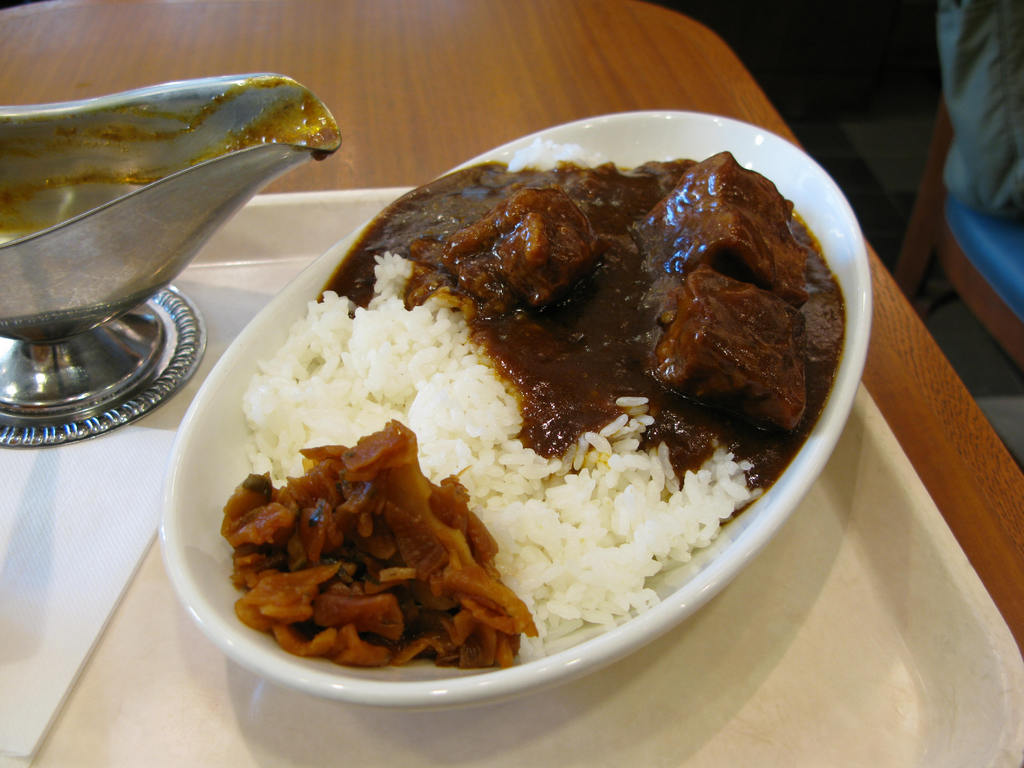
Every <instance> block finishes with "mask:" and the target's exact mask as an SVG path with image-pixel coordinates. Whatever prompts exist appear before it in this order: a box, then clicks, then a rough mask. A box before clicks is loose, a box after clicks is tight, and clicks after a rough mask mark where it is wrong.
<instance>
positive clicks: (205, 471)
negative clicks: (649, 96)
mask: <svg viewBox="0 0 1024 768" xmlns="http://www.w3.org/2000/svg"><path fill="white" fill-rule="evenodd" d="M538 138H539V139H543V140H549V141H553V142H556V143H565V144H578V145H580V146H581V147H582V148H583V149H584V150H586V151H588V152H595V153H599V154H600V155H602V156H603V157H604V158H605V159H607V160H610V161H613V162H615V163H616V164H618V165H620V166H623V167H632V166H637V165H640V164H642V163H644V162H646V161H648V160H669V159H674V158H693V159H697V160H700V159H703V158H705V157H708V156H710V155H712V154H714V153H716V152H719V151H722V150H729V151H731V152H732V153H733V154H734V155H735V156H736V158H737V160H738V161H739V162H740V163H741V164H742V165H744V166H745V167H747V168H751V169H753V170H756V171H759V172H760V173H762V174H764V175H765V176H767V177H768V178H769V179H771V180H772V181H774V182H775V184H776V186H777V187H778V188H779V190H780V191H781V192H782V194H783V195H784V196H786V197H787V198H789V199H790V200H792V201H793V202H794V204H795V207H796V210H797V211H798V212H799V214H800V215H801V216H802V217H803V219H804V221H806V222H807V224H808V226H809V227H810V228H811V230H812V231H813V232H814V233H815V235H817V237H818V240H819V241H820V243H821V246H822V249H823V251H824V254H825V257H826V259H827V261H828V263H829V265H830V266H831V268H832V271H833V273H834V274H835V276H836V278H837V280H838V282H839V284H840V286H841V288H842V291H843V295H844V298H845V300H846V333H845V342H844V348H843V353H842V358H841V361H840V365H839V371H838V373H837V376H836V381H835V384H834V386H833V389H832V393H831V395H830V396H829V399H828V401H827V403H826V405H825V408H824V411H823V412H822V415H821V417H820V419H819V420H818V423H817V424H816V425H815V427H814V429H813V430H812V432H811V434H810V436H809V437H808V439H807V442H806V443H805V444H804V446H803V447H802V448H801V450H800V451H799V453H798V454H797V455H796V456H795V457H794V459H793V461H792V463H791V464H790V466H789V467H788V468H787V470H786V471H785V472H784V473H783V475H782V476H781V477H780V478H779V480H778V481H777V482H776V483H775V484H774V486H772V488H771V489H769V490H768V491H767V492H766V493H765V494H764V496H762V498H760V499H759V500H758V501H757V502H755V503H754V504H753V505H752V506H751V507H750V508H748V509H747V510H746V511H744V512H743V513H742V514H741V515H740V516H739V517H738V518H737V519H736V520H734V521H733V522H731V523H730V524H729V525H728V526H726V528H725V529H723V533H722V534H721V535H720V536H719V538H718V540H716V542H715V543H714V544H713V545H712V547H710V548H708V550H706V551H704V552H703V553H701V554H700V555H699V556H698V557H696V558H695V561H694V563H693V564H691V565H690V566H688V567H687V569H686V572H685V576H684V577H680V575H679V574H676V576H675V577H674V578H673V579H672V580H671V583H670V582H668V581H665V582H664V583H662V584H661V585H660V587H659V591H660V592H661V594H662V597H663V601H662V602H661V603H660V604H659V605H657V606H656V607H654V608H652V609H650V610H649V611H647V612H646V613H644V614H642V615H640V616H639V617H637V618H634V619H632V620H630V621H629V622H627V623H625V624H623V625H621V626H619V627H616V628H615V629H612V630H609V631H607V632H605V633H603V634H601V635H598V636H596V637H592V638H591V639H587V640H584V641H582V642H580V643H579V644H578V645H576V646H574V647H571V648H569V649H568V650H565V651H562V652H559V653H556V654H554V655H551V656H548V657H546V658H543V659H539V660H535V661H531V662H528V663H524V664H520V665H517V666H514V667H511V668H509V669H502V670H490V671H484V672H460V671H458V670H451V669H440V668H436V667H434V666H432V665H427V664H413V665H409V666H406V667H399V668H386V669H374V670H360V669H352V668H345V667H340V666H337V665H334V664H332V663H330V662H327V661H324V660H317V659H303V658H299V657H296V656H292V655H289V654H288V653H286V652H284V651H282V650H281V649H280V648H279V647H277V645H276V644H275V642H274V641H273V639H272V638H271V637H270V636H269V635H267V634H262V633H259V632H255V631H253V630H251V629H249V628H248V627H246V626H245V625H243V624H242V623H241V622H240V621H239V620H238V619H237V618H236V616H235V613H234V603H235V601H236V600H237V599H238V597H239V593H238V592H237V591H236V590H235V588H234V587H233V586H232V584H231V581H230V578H229V576H230V573H231V550H230V547H229V546H228V545H227V543H226V542H225V541H224V540H223V539H222V538H221V536H220V523H221V517H222V507H223V504H224V502H225V501H226V500H227V498H228V496H229V495H230V493H231V491H232V490H233V489H234V487H235V486H236V485H237V484H238V482H239V481H240V480H241V479H243V478H244V477H245V476H246V475H247V474H248V473H249V471H250V469H251V468H250V467H249V466H248V464H247V462H246V459H245V455H244V450H243V445H244V442H245V439H246V425H245V421H244V417H243V415H242V409H241V402H242V393H243V391H244V389H245V387H246V385H247V383H248V381H249V379H250V377H251V376H252V374H253V373H254V371H255V368H256V361H257V359H258V358H262V357H267V356H269V354H270V353H271V352H272V351H273V350H275V349H276V348H277V347H279V346H280V345H281V344H282V343H283V342H284V338H285V334H286V333H287V331H288V329H289V328H290V327H291V325H292V324H293V322H294V321H295V320H297V319H298V318H300V317H301V316H303V315H304V314H305V309H306V304H307V302H308V301H309V300H311V299H312V298H314V297H315V296H317V295H318V294H319V292H320V290H321V289H322V287H323V285H324V284H325V283H326V281H327V279H328V278H329V277H330V275H331V274H332V273H333V271H334V269H335V267H336V266H337V264H338V262H339V260H340V259H341V258H342V257H343V255H344V254H345V253H346V252H347V250H348V248H349V247H350V246H351V244H352V243H353V242H354V241H355V239H356V238H357V237H358V235H359V232H356V233H353V234H352V235H350V236H349V237H346V238H345V239H344V240H342V241H340V242H339V243H337V244H336V245H334V246H333V247H332V248H331V249H330V250H328V251H327V252H326V253H325V254H324V255H323V256H321V257H320V258H318V259H317V260H316V261H314V262H313V263H312V264H311V265H310V266H309V267H308V268H307V269H305V270H304V271H303V272H302V273H301V274H300V275H299V276H298V277H297V278H296V279H295V280H294V281H293V282H291V283H290V284H289V285H288V286H287V287H285V288H284V290H282V291H281V292H280V293H279V294H278V295H277V296H275V297H274V299H273V300H272V301H271V302H270V303H269V304H268V305H267V306H266V307H265V308H264V309H263V310H262V311H261V312H260V313H259V314H258V315H257V316H256V317H255V318H254V319H253V320H252V322H251V323H250V324H249V325H248V326H247V327H246V328H245V330H243V331H242V333H241V334H239V336H238V338H237V339H236V340H235V341H234V343H233V344H232V345H231V346H230V347H229V348H228V350H227V351H226V352H225V353H224V355H223V356H222V357H221V359H220V360H219V362H218V363H217V365H216V366H215V367H214V369H213V371H212V372H211V373H210V375H209V377H208V378H207V379H206V381H205V383H204V384H203V386H202V388H201V389H200V391H199V393H198V394H197V395H196V397H195V399H194V401H193V402H192V405H191V407H190V408H189V410H188V412H187V413H186V415H185V417H184V420H183V421H182V424H181V427H180V429H179V432H178V435H177V438H176V441H175V444H174V447H173V451H172V455H171V461H170V466H169V472H168V475H167V479H166V485H165V488H164V502H163V503H164V508H163V518H162V523H161V528H160V536H161V542H162V545H163V553H164V561H165V564H166V567H167V571H168V575H169V576H170V579H171V582H172V584H173V585H174V588H175V590H176V591H177V593H178V596H179V598H180V599H181V600H182V602H183V603H184V605H185V606H186V607H187V609H188V611H189V612H190V614H191V615H192V616H193V618H194V619H195V620H196V622H198V624H199V627H200V628H201V630H202V631H203V632H204V633H205V634H206V635H207V637H209V638H210V639H211V640H212V641H213V642H214V643H215V644H216V645H217V646H218V647H220V649H221V650H222V651H223V652H224V653H225V654H227V655H228V656H229V657H230V658H232V659H234V660H235V661H236V662H238V663H239V664H241V665H242V666H244V667H246V668H247V669H249V670H251V671H253V672H256V673H257V674H260V675H262V676H264V677H266V678H268V679H270V680H273V681H275V682H277V683H279V684H282V685H286V686H290V687H293V688H297V689H300V690H302V691H306V692H308V693H310V694H314V695H317V696H323V697H328V698H333V699H341V700H346V701H351V702H357V703H362V704H368V705H377V706H390V707H410V708H411V707H416V708H427V707H441V706H455V705H464V704H469V703H474V702H482V701H491V700H496V699H500V698H507V697H510V696H513V695H518V694H521V693H524V692H527V691H533V690H538V689H540V688H542V687H545V686H549V685H553V684H555V683H560V682H564V681H566V680H569V679H572V678H575V677H578V676H580V675H583V674H584V673H587V672H590V671H593V670H595V669H597V668H599V667H601V666H603V665H606V664H609V663H611V662H612V661H615V660H616V659H619V658H621V657H622V656H624V655H626V654H627V653H630V652H631V651H633V650H635V649H637V648H639V647H640V646H642V645H644V644H645V643H648V642H650V641H651V640H653V639H654V638H655V637H657V636H659V635H660V634H662V633H663V632H665V631H667V630H668V629H670V628H672V627H673V626H675V625H676V624H678V623H679V622H680V621H682V620H683V619H684V618H686V617H687V616H689V615H690V614H691V613H693V612H694V611H695V610H696V609H697V608H699V607H700V606H701V605H703V604H704V603H706V602H707V601H708V600H709V599H710V598H711V597H712V596H713V595H715V594H716V593H717V592H718V591H719V590H721V589H722V587H723V586H725V585H726V584H727V583H728V582H729V581H730V580H731V579H732V578H733V577H734V576H735V575H736V574H737V573H738V572H739V571H740V570H741V569H742V568H743V567H744V566H745V565H746V564H747V563H748V562H749V561H750V559H751V558H752V557H753V556H754V555H755V554H756V553H757V552H758V551H759V550H761V548H762V547H763V546H764V545H765V543H766V542H767V541H768V540H769V539H770V538H771V537H772V536H773V535H774V534H775V532H776V531H777V530H778V529H779V527H780V526H781V525H782V523H783V522H784V521H785V520H786V518H787V517H788V516H789V515H790V513H791V512H792V510H793V509H794V507H795V506H796V505H797V503H798V502H799V501H800V499H801V498H802V497H803V495H804V493H805V492H806V491H807V490H808V488H809V487H810V486H811V484H812V483H813V482H814V480H815V479H816V478H817V476H818V474H819V473H820V472H821V470H822V468H823V467H824V465H825V462H826V461H827V459H828V457H829V455H830V454H831V452H832V449H833V447H834V446H835V444H836V441H837V440H838V438H839V434H840V432H841V431H842V429H843V426H844V424H845V423H846V419H847V416H848V415H849V413H850V409H851V407H852V404H853V398H854V394H855V393H856V390H857V386H858V384H859V381H860V377H861V372H862V370H863V367H864V359H865V355H866V351H867V343H868V335H869V330H870V317H871V293H870V290H871V289H870V285H871V284H870V272H869V267H868V258H867V251H866V247H865V243H864V238H863V236H862V234H861V231H860V228H859V226H858V224H857V221H856V218H855V216H854V214H853V211H852V210H851V208H850V206H849V204H848V202H847V201H846V199H845V197H844V196H843V194H842V192H841V191H840V190H839V188H838V187H837V186H836V185H835V183H834V182H833V181H832V179H831V178H829V176H828V174H826V173H825V171H824V170H823V169H822V168H821V167H820V166H818V164H817V163H815V162H814V161H813V160H812V159H811V158H810V157H808V156H807V155H806V154H805V153H804V152H802V151H801V150H800V149H798V148H797V147H795V146H794V145H793V144H790V143H789V142H787V141H785V140H784V139H782V138H780V137H778V136H776V135H774V134H771V133H768V132H767V131H764V130H762V129H760V128H757V127H755V126H752V125H748V124H745V123H741V122H738V121H735V120H731V119H727V118H722V117H716V116H711V115H706V114H699V113H691V112H631V113H621V114H613V115H606V116H602V117H595V118H590V119H586V120H581V121H578V122H574V123H568V124H566V125H561V126H557V127H555V128H551V129H549V130H545V131H541V132H539V133H537V134H532V135H530V136H526V137H523V138H521V139H518V140H516V141H513V142H510V143H509V144H506V145H504V146H501V147H498V148H497V149H494V150H492V151H490V152H487V153H485V154H483V155H480V156H479V157H476V158H473V159H472V160H470V161H468V162H467V163H465V164H464V165H470V164H474V163H478V162H482V161H485V160H497V161H502V162H508V161H509V160H510V159H511V158H512V156H513V155H514V154H515V153H516V152H517V151H518V150H521V149H523V148H526V147H529V146H530V145H531V144H533V142H534V141H535V140H536V139H538ZM680 582H681V583H680Z"/></svg>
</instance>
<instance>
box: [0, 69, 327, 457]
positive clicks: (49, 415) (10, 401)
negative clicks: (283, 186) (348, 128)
mask: <svg viewBox="0 0 1024 768" xmlns="http://www.w3.org/2000/svg"><path fill="white" fill-rule="evenodd" d="M340 144H341V139H340V133H339V130H338V126H337V124H336V122H335V120H334V118H333V117H332V116H331V113H330V112H329V111H328V109H327V108H326V106H324V105H323V104H322V103H321V102H320V101H319V100H318V99H317V98H316V97H315V96H314V95H313V94H312V93H310V92H309V91H308V90H307V89H306V88H304V87H303V86H301V85H299V84H298V83H296V82H295V81H294V80H292V79H290V78H287V77H284V76H281V75H274V74H251V75H239V76H229V77H216V78H204V79H199V80H186V81H180V82H173V83H166V84H163V85H157V86H153V87H149V88H143V89H139V90H134V91H128V92H124V93H119V94H113V95H110V96H104V97H100V98H95V99H87V100H83V101H75V102H65V103H61V104H48V105H41V106H32V107H0V274H2V275H3V280H0V445H8V446H20V445H46V444H55V443H61V442H66V441H67V440H71V439H77V438H79V437H88V436H90V435H93V434H98V433H99V432H102V431H105V430H106V429H109V428H111V427H112V426H117V425H119V424H120V423H124V422H125V421H127V420H131V419H132V418H135V417H136V416H138V415H141V413H142V412H145V411H146V410H149V408H150V407H152V405H155V403H156V402H158V401H159V400H161V399H163V398H164V397H166V396H167V395H168V394H169V393H170V392H171V391H174V390H176V389H177V388H178V386H180V384H181V383H183V382H184V381H185V380H187V378H188V376H190V375H191V373H192V372H193V371H194V369H195V367H196V365H197V363H198V359H199V358H200V357H201V354H202V346H203V342H204V338H205V335H204V332H203V329H202V322H201V319H200V318H199V315H198V313H197V311H196V310H195V307H193V306H192V305H191V304H190V303H189V302H188V300H187V299H186V298H185V297H183V296H181V294H179V293H177V292H176V291H175V290H174V289H173V288H170V287H169V285H170V283H171V281H172V280H173V279H174V278H175V277H176V276H177V275H178V274H179V273H180V272H181V271H182V270H183V269H184V268H185V267H186V266H188V264H189V262H190V261H191V260H192V259H193V258H194V256H195V255H196V253H197V252H198V251H199V249H200V248H201V247H202V245H203V244H204V243H205V242H206V240H207V239H208V238H209V237H210V235H211V234H213V232H214V231H216V230H217V229H218V228H219V227H220V226H221V225H222V224H223V223H224V222H225V221H226V220H227V219H228V218H229V217H230V216H231V215H232V214H234V213H235V212H236V211H237V210H238V209H239V208H241V207H242V206H243V205H244V204H245V203H246V202H247V201H248V200H249V199H250V198H251V197H252V196H253V195H255V194H256V193H257V192H258V191H259V190H260V189H261V188H263V187H264V186H265V185H266V184H268V183H269V182H270V181H271V180H273V179H274V178H276V177H277V176H279V175H281V174H283V173H285V172H286V171H288V170H289V169H291V168H293V167H294V166H296V165H298V164H300V163H303V162H305V161H308V160H310V159H323V158H324V157H326V156H328V155H330V154H331V153H333V152H334V151H335V150H336V149H337V148H338V147H339V146H340ZM179 348H184V350H183V349H179ZM179 352H183V353H185V354H186V358H188V359H179V357H180V356H179V354H178V353H179ZM168 376H170V377H171V378H172V379H173V381H170V382H169V381H168V380H167V379H168ZM154 387H155V388H156V390H158V392H159V395H158V396H156V397H155V400H154V395H153V392H152V391H151V390H153V389H154ZM165 390H166V391H165ZM140 397H141V398H142V400H141V401H140V399H139V398H140ZM150 401H154V402H153V403H152V404H149V403H150ZM108 412H112V413H113V414H114V415H113V416H109V417H108Z"/></svg>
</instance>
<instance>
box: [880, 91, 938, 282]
mask: <svg viewBox="0 0 1024 768" xmlns="http://www.w3.org/2000/svg"><path fill="white" fill-rule="evenodd" d="M952 138H953V129H952V126H951V124H950V122H949V112H948V111H947V110H946V103H945V101H942V100H940V101H939V107H938V110H937V111H936V114H935V126H934V128H933V129H932V139H931V143H930V145H929V147H928V160H927V162H926V163H925V169H924V175H923V176H922V177H921V183H920V184H919V185H918V188H917V199H916V200H915V201H914V208H913V210H912V211H911V214H910V221H909V223H908V224H907V232H906V234H905V235H904V237H903V244H902V246H901V248H900V255H899V259H898V260H897V262H896V266H895V269H894V274H893V277H894V278H895V280H896V284H897V285H899V287H900V290H902V291H903V293H904V295H905V296H906V297H907V298H908V299H910V300H911V302H913V300H914V298H915V296H916V295H917V293H918V291H919V290H920V288H921V283H922V282H923V281H924V278H925V275H926V274H927V272H928V266H929V264H930V263H931V260H932V256H933V254H934V250H935V245H936V233H937V232H938V231H939V226H940V225H941V222H942V219H943V213H942V207H943V204H944V203H945V199H946V187H945V185H944V184H943V181H942V171H943V167H944V165H945V162H946V154H947V152H948V151H949V145H950V142H951V141H952Z"/></svg>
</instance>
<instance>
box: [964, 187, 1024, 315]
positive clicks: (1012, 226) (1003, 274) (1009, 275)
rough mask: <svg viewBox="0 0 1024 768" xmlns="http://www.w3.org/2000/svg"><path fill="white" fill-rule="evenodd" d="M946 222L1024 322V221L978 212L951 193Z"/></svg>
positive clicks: (991, 283)
mask: <svg viewBox="0 0 1024 768" xmlns="http://www.w3.org/2000/svg"><path fill="white" fill-rule="evenodd" d="M946 221H947V222H948V223H949V228H950V230H952V232H953V235H954V237H956V241H957V243H958V244H959V246H960V248H961V250H963V252H964V255H965V256H967V258H968V259H970V261H971V263H972V264H974V267H975V269H977V270H978V272H980V273H981V275H982V276H983V277H984V278H985V279H986V280H987V281H988V283H989V285H991V286H992V288H993V289H994V290H995V292H996V293H997V294H999V297H1000V298H1001V299H1002V300H1003V301H1005V302H1006V304H1007V305H1008V306H1009V307H1010V309H1012V310H1013V312H1014V313H1015V314H1016V315H1017V317H1018V318H1020V320H1021V321H1022V322H1024V221H1015V220H1013V219H1004V218H1000V217H997V216H989V215H987V214H984V213H979V212H978V211H975V210H973V209H972V208H968V207H967V206H966V205H964V204H963V203H961V202H959V201H958V200H957V199H956V198H954V197H953V196H952V195H947V196H946Z"/></svg>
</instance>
